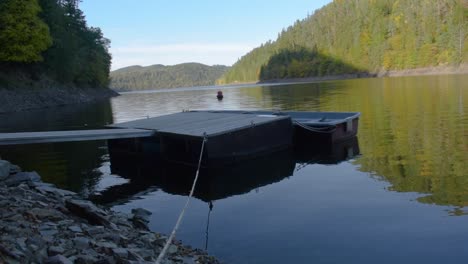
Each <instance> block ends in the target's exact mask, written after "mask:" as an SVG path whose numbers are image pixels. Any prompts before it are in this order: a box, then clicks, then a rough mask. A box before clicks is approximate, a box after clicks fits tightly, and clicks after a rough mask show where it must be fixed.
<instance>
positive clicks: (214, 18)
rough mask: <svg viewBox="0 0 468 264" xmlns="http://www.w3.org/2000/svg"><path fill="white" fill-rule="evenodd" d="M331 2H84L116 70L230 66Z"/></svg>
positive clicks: (230, 0) (178, 0) (242, 0)
mask: <svg viewBox="0 0 468 264" xmlns="http://www.w3.org/2000/svg"><path fill="white" fill-rule="evenodd" d="M329 2H331V0H282V1H279V0H278V1H271V0H269V1H268V0H229V1H223V0H184V1H182V0H138V1H135V0H133V1H132V0H83V1H82V3H81V4H80V8H81V10H82V11H83V12H84V14H85V16H86V20H87V22H88V25H89V26H94V27H100V28H101V29H102V31H103V32H104V36H105V37H107V38H109V39H110V40H111V53H112V56H113V60H112V69H113V70H115V69H118V68H122V67H125V66H130V65H143V66H147V65H152V64H164V65H174V64H178V63H183V62H200V63H204V64H207V65H213V64H223V65H232V64H233V63H235V62H236V61H237V59H238V58H240V57H241V56H242V55H244V54H246V53H247V52H249V51H250V50H252V49H253V48H255V47H257V46H259V45H260V44H261V43H265V42H266V41H268V40H275V39H276V37H277V35H278V33H279V32H280V31H281V30H282V29H283V28H287V27H288V26H290V25H292V24H293V23H294V22H295V21H296V20H298V19H303V18H305V17H306V16H307V14H313V12H314V10H316V9H318V8H320V7H322V6H324V5H326V4H327V3H329Z"/></svg>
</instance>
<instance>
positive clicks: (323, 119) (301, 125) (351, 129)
mask: <svg viewBox="0 0 468 264" xmlns="http://www.w3.org/2000/svg"><path fill="white" fill-rule="evenodd" d="M199 111H201V112H204V111H205V112H215V113H244V114H257V115H275V116H289V117H291V119H292V122H293V125H294V143H295V145H297V144H309V143H313V144H321V145H323V144H330V143H336V142H340V141H344V140H347V139H350V138H352V137H355V136H356V135H357V132H358V123H359V116H360V115H361V113H359V112H307V111H265V110H253V111H244V110H219V111H218V110H214V111H213V110H211V111H210V110H198V111H196V112H199Z"/></svg>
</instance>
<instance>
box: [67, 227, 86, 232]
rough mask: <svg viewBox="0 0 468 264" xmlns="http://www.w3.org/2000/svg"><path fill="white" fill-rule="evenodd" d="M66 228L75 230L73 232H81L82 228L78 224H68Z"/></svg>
mask: <svg viewBox="0 0 468 264" xmlns="http://www.w3.org/2000/svg"><path fill="white" fill-rule="evenodd" d="M68 230H70V231H72V232H75V233H83V230H82V229H81V227H79V226H75V225H74V226H69V227H68Z"/></svg>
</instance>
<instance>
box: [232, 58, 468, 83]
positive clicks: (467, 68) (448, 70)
mask: <svg viewBox="0 0 468 264" xmlns="http://www.w3.org/2000/svg"><path fill="white" fill-rule="evenodd" d="M452 74H468V63H465V64H461V65H459V66H434V67H424V68H415V69H406V70H381V71H378V72H371V73H350V74H339V75H328V76H321V77H304V78H288V79H271V80H265V81H258V82H253V83H251V84H275V85H279V84H281V83H284V84H294V83H309V82H322V81H337V80H350V79H361V78H385V77H407V76H408V77H409V76H431V75H452ZM239 84H241V83H239ZM242 84H248V83H242Z"/></svg>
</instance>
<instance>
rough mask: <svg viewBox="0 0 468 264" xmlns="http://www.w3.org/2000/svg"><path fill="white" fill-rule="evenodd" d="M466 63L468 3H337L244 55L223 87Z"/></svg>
mask: <svg viewBox="0 0 468 264" xmlns="http://www.w3.org/2000/svg"><path fill="white" fill-rule="evenodd" d="M467 62H468V1H467V0H398V1H395V0H353V1H346V0H334V1H333V2H331V3H329V4H328V5H326V6H324V7H323V8H321V9H319V10H317V11H315V12H314V13H313V14H312V15H309V16H308V17H306V18H305V19H302V20H297V21H296V23H294V25H292V26H290V27H288V28H287V29H284V30H283V31H282V32H280V33H279V34H278V38H277V39H276V40H275V41H268V42H266V43H264V44H262V45H261V46H260V47H258V48H255V49H254V50H252V51H250V52H249V53H247V54H246V55H244V56H243V57H242V58H240V59H239V60H238V61H237V62H236V63H235V64H234V65H233V66H232V67H231V68H230V70H229V71H227V72H226V73H225V74H224V75H223V76H222V77H221V78H220V79H218V81H217V83H218V84H226V83H235V82H255V81H267V80H274V79H288V78H304V77H320V76H329V75H340V74H347V73H361V72H371V73H377V72H379V73H381V72H385V71H390V70H406V69H415V68H424V67H433V66H458V65H460V64H463V63H467Z"/></svg>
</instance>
